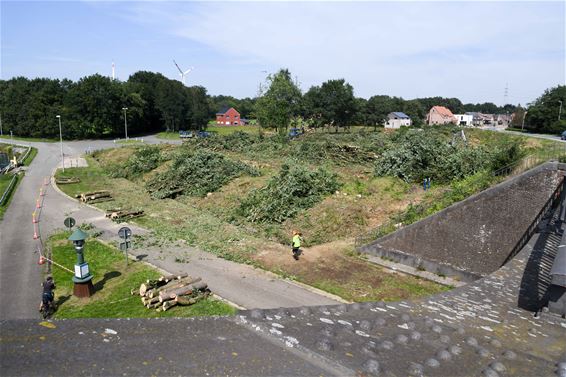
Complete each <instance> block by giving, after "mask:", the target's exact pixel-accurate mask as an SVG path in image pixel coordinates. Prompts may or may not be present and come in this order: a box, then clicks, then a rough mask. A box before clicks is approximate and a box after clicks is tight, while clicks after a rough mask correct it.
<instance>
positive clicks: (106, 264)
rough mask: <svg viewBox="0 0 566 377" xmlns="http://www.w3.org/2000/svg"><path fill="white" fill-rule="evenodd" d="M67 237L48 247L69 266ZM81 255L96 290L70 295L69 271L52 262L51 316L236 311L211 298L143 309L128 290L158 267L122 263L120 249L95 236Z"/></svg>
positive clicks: (72, 261)
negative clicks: (87, 295) (83, 296)
mask: <svg viewBox="0 0 566 377" xmlns="http://www.w3.org/2000/svg"><path fill="white" fill-rule="evenodd" d="M68 237H69V233H68V232H63V233H58V234H55V235H53V236H51V237H50V238H49V241H48V247H49V248H50V249H51V251H52V255H53V260H54V261H56V262H57V263H58V264H61V265H63V266H65V267H67V268H69V269H71V270H72V269H73V266H74V264H75V263H76V258H77V257H76V252H75V250H74V248H73V246H72V243H71V242H70V241H68V240H67V238H68ZM84 256H85V260H86V261H87V262H88V264H89V268H90V271H91V274H92V275H93V280H92V282H93V285H94V287H95V290H96V292H95V294H94V295H93V296H91V297H90V298H86V299H79V298H77V297H74V296H73V295H72V293H73V281H72V274H71V273H70V272H68V271H65V270H63V269H61V268H59V267H57V266H53V267H52V269H53V270H52V275H53V278H54V280H55V283H56V286H57V289H56V291H55V298H56V304H57V307H58V309H57V311H56V312H55V315H54V317H55V318H126V317H127V318H134V317H142V318H154V317H194V316H211V315H232V314H234V313H235V312H236V310H235V309H234V308H232V307H231V306H229V305H227V304H226V303H224V302H221V301H218V300H215V299H212V298H209V299H208V300H204V301H200V302H198V303H197V304H195V305H191V306H178V307H173V308H171V309H169V310H168V311H165V312H157V311H156V310H153V309H147V308H145V307H144V306H143V305H142V303H141V299H140V296H139V295H132V294H131V292H130V290H131V289H132V288H138V287H139V286H140V284H141V283H143V282H145V281H146V280H147V279H155V278H157V277H159V276H160V275H161V274H160V273H159V272H158V271H156V270H155V269H153V268H151V267H149V266H147V265H146V264H143V263H142V262H138V261H135V262H134V261H132V260H130V261H129V262H128V266H127V267H126V263H125V258H124V254H123V253H121V252H119V251H118V250H117V249H115V248H113V247H110V246H107V245H105V244H103V243H101V242H99V241H97V240H92V239H91V240H87V242H86V244H85V248H84Z"/></svg>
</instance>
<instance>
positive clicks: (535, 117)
mask: <svg viewBox="0 0 566 377" xmlns="http://www.w3.org/2000/svg"><path fill="white" fill-rule="evenodd" d="M565 105H566V85H559V86H557V87H554V88H550V89H547V90H545V91H544V93H543V94H542V95H541V96H540V97H539V98H537V99H536V100H535V101H534V102H533V103H532V104H531V106H529V108H528V112H527V117H526V120H525V128H526V129H528V130H529V131H532V132H541V133H544V132H549V133H561V132H563V131H565V130H566V128H565V127H564V126H565V125H564V123H563V122H559V121H558V116H559V113H560V112H561V106H562V110H564V106H565ZM560 118H561V119H564V118H565V117H564V116H563V115H562V113H561V114H560Z"/></svg>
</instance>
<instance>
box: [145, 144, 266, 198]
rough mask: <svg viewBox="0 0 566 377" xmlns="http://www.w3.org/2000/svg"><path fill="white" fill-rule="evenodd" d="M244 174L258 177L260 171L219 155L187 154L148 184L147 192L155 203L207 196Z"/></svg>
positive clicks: (204, 152) (186, 151) (206, 153)
mask: <svg viewBox="0 0 566 377" xmlns="http://www.w3.org/2000/svg"><path fill="white" fill-rule="evenodd" d="M242 174H249V175H259V171H258V170H257V169H255V168H253V167H251V166H248V165H246V164H244V163H242V162H237V161H232V160H230V159H228V158H226V157H224V156H223V155H221V154H218V153H214V152H210V151H207V150H200V151H196V152H194V151H190V150H184V151H182V152H181V153H179V154H177V156H176V157H175V159H174V160H173V164H172V165H171V167H170V168H169V170H168V171H166V172H163V173H160V174H158V175H156V176H155V177H153V178H152V179H151V180H149V181H148V182H147V184H146V189H147V190H148V191H149V193H150V194H151V196H152V197H153V198H155V199H164V198H175V197H176V196H178V195H194V196H204V195H206V194H207V193H209V192H214V191H216V190H218V189H219V188H220V187H222V186H223V185H224V184H226V183H228V182H229V181H231V180H232V179H234V178H236V177H238V176H240V175H242Z"/></svg>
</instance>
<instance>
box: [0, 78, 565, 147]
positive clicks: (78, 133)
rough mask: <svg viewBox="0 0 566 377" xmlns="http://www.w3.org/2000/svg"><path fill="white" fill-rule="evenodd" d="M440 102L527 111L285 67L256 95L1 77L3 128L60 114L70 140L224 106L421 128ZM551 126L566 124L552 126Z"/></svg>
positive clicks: (535, 122)
mask: <svg viewBox="0 0 566 377" xmlns="http://www.w3.org/2000/svg"><path fill="white" fill-rule="evenodd" d="M565 92H566V89H564V87H558V89H556V88H555V89H552V90H549V91H547V92H545V94H544V95H543V96H542V97H541V98H540V99H539V100H537V102H535V104H534V105H533V106H532V107H531V108H529V109H528V113H527V119H526V120H527V122H526V123H527V125H528V128H532V129H533V130H545V127H547V125H548V124H550V123H553V122H549V119H550V115H551V106H550V104H551V103H553V104H555V103H557V101H558V98H562V99H564V97H565ZM565 102H566V100H565ZM435 105H441V106H445V107H447V108H449V109H450V110H451V111H452V112H453V113H463V112H466V111H479V112H483V113H491V114H493V113H500V114H506V113H507V114H511V113H513V112H515V111H516V110H517V109H518V110H519V111H521V108H520V107H519V108H517V107H516V106H513V105H505V106H504V107H498V106H496V105H495V104H493V103H484V104H463V103H462V102H461V101H460V100H459V99H457V98H443V97H430V98H417V99H413V100H404V99H403V98H400V97H390V96H386V95H377V96H373V97H371V98H369V99H367V100H366V99H364V98H358V97H355V96H354V89H353V87H352V86H351V85H350V84H349V83H347V82H346V81H345V80H343V79H340V80H328V81H326V82H324V83H322V84H321V85H320V86H313V87H311V88H310V89H309V90H308V91H307V92H306V93H304V94H303V93H302V92H301V90H300V89H299V86H298V84H297V82H296V81H294V80H293V79H292V76H291V73H290V72H289V71H288V70H286V69H282V70H280V71H278V72H277V73H274V74H271V75H269V76H268V77H267V78H266V82H265V83H264V84H262V85H261V87H260V93H259V95H258V97H257V98H244V99H236V98H234V97H230V96H209V95H208V94H207V91H206V89H205V88H203V87H200V86H192V87H186V86H184V85H183V84H181V83H180V82H179V81H176V80H170V79H168V78H166V77H164V76H163V75H161V74H159V73H153V72H147V71H140V72H136V73H135V74H133V75H131V76H130V77H129V78H128V80H127V81H125V82H121V81H116V80H111V79H110V78H108V77H104V76H101V75H98V74H97V75H92V76H87V77H84V78H82V79H80V80H79V81H78V82H72V81H70V80H67V79H64V80H57V79H46V78H39V79H33V80H29V79H27V78H24V77H17V78H13V79H10V80H0V116H1V118H2V124H3V131H4V132H5V133H7V132H9V131H12V132H13V133H14V134H15V135H18V136H28V137H57V136H58V135H59V128H58V123H57V120H56V118H55V117H56V115H61V117H62V120H63V122H64V127H63V135H64V137H65V138H96V137H120V136H123V135H124V115H125V114H126V116H127V122H128V132H129V134H131V135H133V134H140V133H148V132H159V131H162V130H168V131H177V130H179V129H193V130H195V129H202V128H204V127H206V125H207V123H208V121H209V120H212V119H214V115H215V114H216V112H217V111H218V110H219V109H220V108H222V107H224V106H231V107H234V108H236V109H237V110H238V111H239V112H240V114H241V116H242V117H243V118H256V119H257V120H258V122H259V123H260V124H261V125H262V126H263V127H268V128H275V129H277V130H284V129H286V128H287V127H288V126H289V125H290V124H297V125H301V126H302V125H308V126H313V127H319V126H324V125H333V126H336V127H349V126H351V125H371V126H376V127H377V126H378V125H381V124H382V123H383V121H384V120H385V119H386V117H387V114H389V113H390V112H393V111H402V112H404V113H406V114H407V115H409V116H410V117H411V118H412V120H413V122H414V124H415V125H420V124H421V123H422V122H423V120H424V119H425V117H426V113H427V112H428V110H429V109H430V108H431V107H432V106H435ZM123 108H127V111H126V112H124V111H123ZM523 111H524V110H523ZM552 127H555V128H556V127H558V128H560V127H562V126H561V125H560V124H559V125H555V124H553V126H552ZM563 128H566V127H563Z"/></svg>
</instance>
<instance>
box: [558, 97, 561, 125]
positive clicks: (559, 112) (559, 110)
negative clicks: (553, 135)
mask: <svg viewBox="0 0 566 377" xmlns="http://www.w3.org/2000/svg"><path fill="white" fill-rule="evenodd" d="M558 102H560V108H559V109H558V121H559V122H560V115H562V101H560V100H558Z"/></svg>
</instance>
